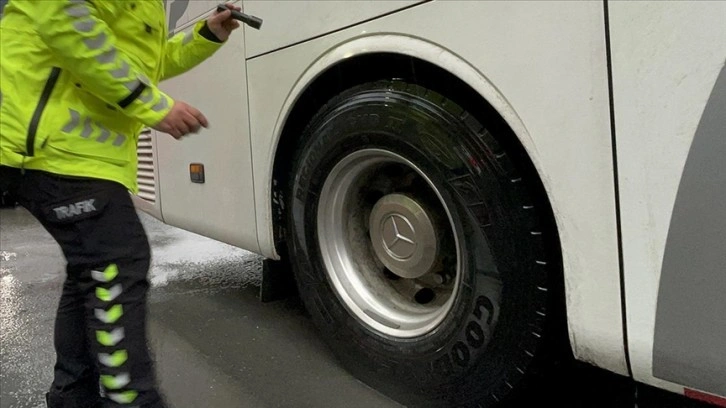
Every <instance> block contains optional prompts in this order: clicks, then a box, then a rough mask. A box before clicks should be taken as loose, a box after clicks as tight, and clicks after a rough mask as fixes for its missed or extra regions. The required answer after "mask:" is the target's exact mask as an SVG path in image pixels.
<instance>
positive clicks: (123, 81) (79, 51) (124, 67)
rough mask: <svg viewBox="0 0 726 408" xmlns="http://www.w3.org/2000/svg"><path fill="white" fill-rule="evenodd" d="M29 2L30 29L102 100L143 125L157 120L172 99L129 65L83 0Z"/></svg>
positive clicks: (95, 12) (96, 11)
mask: <svg viewBox="0 0 726 408" xmlns="http://www.w3.org/2000/svg"><path fill="white" fill-rule="evenodd" d="M33 3H35V7H34V8H35V16H34V17H35V18H34V21H35V31H36V32H37V33H38V34H39V35H40V37H41V38H42V40H43V42H45V44H46V45H47V46H48V48H50V50H51V52H53V53H54V55H55V57H56V58H58V60H59V61H60V64H61V65H62V68H63V69H65V70H67V71H69V72H71V73H72V74H73V75H74V76H75V77H76V78H78V80H80V81H81V82H82V83H83V85H84V86H85V87H86V88H87V89H88V90H89V91H90V92H91V93H93V94H94V95H96V96H97V97H98V98H100V99H102V100H104V101H105V102H106V103H108V104H111V105H116V106H118V107H119V108H121V110H122V111H123V112H124V113H125V114H126V115H127V116H129V117H131V118H135V119H137V120H139V121H140V122H142V123H144V124H145V125H147V126H154V125H156V124H158V123H159V122H160V121H161V120H162V119H163V118H164V117H165V116H166V115H167V114H168V112H169V111H170V110H171V107H172V105H173V103H174V101H173V100H172V99H171V98H170V97H169V96H167V95H166V94H164V93H163V92H161V91H160V90H159V89H158V88H157V87H156V86H155V85H154V84H152V83H151V82H150V81H149V79H148V78H147V77H145V76H144V75H143V74H142V73H141V72H139V71H138V70H137V69H135V68H134V67H133V65H132V64H131V63H130V62H129V61H130V60H129V58H128V57H127V56H126V55H125V54H124V53H123V52H122V51H121V50H120V49H118V48H116V36H115V35H114V33H113V31H112V30H111V29H110V28H109V27H108V25H107V24H106V23H105V22H104V21H103V20H102V19H101V18H99V13H100V11H99V9H98V8H97V7H98V6H96V5H94V2H90V1H85V0H57V1H39V2H33Z"/></svg>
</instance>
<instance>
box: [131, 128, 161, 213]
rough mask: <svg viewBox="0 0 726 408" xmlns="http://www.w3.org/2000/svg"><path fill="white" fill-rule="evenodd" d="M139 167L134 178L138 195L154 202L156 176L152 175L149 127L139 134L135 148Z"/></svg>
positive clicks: (152, 159) (152, 152) (152, 161)
mask: <svg viewBox="0 0 726 408" xmlns="http://www.w3.org/2000/svg"><path fill="white" fill-rule="evenodd" d="M137 152H138V153H137V154H138V158H139V168H138V171H137V173H136V180H137V182H138V184H139V193H138V196H139V197H141V198H143V199H144V200H146V201H148V202H150V203H152V204H154V203H156V178H155V177H154V148H153V143H152V138H151V129H149V128H145V129H144V130H142V131H141V135H139V145H138V148H137Z"/></svg>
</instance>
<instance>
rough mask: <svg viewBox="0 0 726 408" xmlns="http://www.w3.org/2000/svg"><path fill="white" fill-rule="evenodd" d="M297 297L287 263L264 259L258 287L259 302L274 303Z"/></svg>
mask: <svg viewBox="0 0 726 408" xmlns="http://www.w3.org/2000/svg"><path fill="white" fill-rule="evenodd" d="M296 295H297V287H296V286H295V278H294V277H293V274H292V269H291V268H290V263H289V262H287V257H284V258H283V260H282V261H275V260H272V259H265V260H264V261H262V284H261V285H260V301H262V302H274V301H276V300H283V299H287V298H289V297H292V296H296Z"/></svg>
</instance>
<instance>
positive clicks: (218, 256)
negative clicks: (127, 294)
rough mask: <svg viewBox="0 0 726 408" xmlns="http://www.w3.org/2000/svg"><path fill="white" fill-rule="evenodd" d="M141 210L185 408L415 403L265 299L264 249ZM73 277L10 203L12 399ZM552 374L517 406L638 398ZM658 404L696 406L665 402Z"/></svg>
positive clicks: (155, 327) (368, 407)
mask: <svg viewBox="0 0 726 408" xmlns="http://www.w3.org/2000/svg"><path fill="white" fill-rule="evenodd" d="M141 218H142V221H143V222H144V225H145V227H146V230H147V233H148V234H149V237H150V240H151V243H152V248H153V262H152V269H151V272H150V280H151V283H152V290H151V292H150V296H149V301H150V310H149V314H150V316H149V330H150V338H151V347H152V350H153V353H154V355H155V359H156V361H157V369H158V373H159V380H160V386H161V389H162V392H163V393H164V394H165V396H166V398H167V399H168V400H169V402H170V403H171V404H172V406H173V407H176V408H197V407H215V408H233V407H234V408H237V407H239V408H243V407H244V408H277V407H280V408H282V407H285V408H288V407H289V408H306V407H310V408H328V407H330V408H342V407H345V408H397V407H403V406H405V405H403V404H405V401H401V400H400V399H399V402H400V403H399V402H396V401H394V400H393V399H390V398H388V397H386V396H383V395H381V394H379V393H378V392H376V391H375V390H373V389H371V388H369V387H368V386H366V385H365V384H362V383H361V382H359V381H357V380H356V379H355V378H353V377H352V376H351V375H349V374H348V373H347V372H346V371H345V370H344V369H343V368H342V367H341V366H340V365H339V364H338V363H337V361H336V360H335V359H334V358H333V356H332V355H331V353H330V352H329V351H328V349H327V348H326V347H325V346H324V344H323V343H322V341H321V340H320V339H319V337H318V336H317V333H316V331H315V328H314V327H313V325H312V323H311V321H310V320H309V318H308V317H307V315H306V313H305V311H304V310H303V308H302V306H301V305H300V303H299V301H298V300H297V299H296V298H291V299H287V300H283V301H277V302H272V303H261V302H260V301H259V299H258V292H259V285H260V280H261V267H262V263H261V259H260V258H259V257H257V256H256V255H253V254H251V253H248V252H246V251H242V250H240V249H237V248H234V247H230V246H227V245H224V244H221V243H219V242H216V241H213V240H209V239H206V238H203V237H200V236H198V235H195V234H191V233H188V232H185V231H181V230H178V229H175V228H171V227H168V226H165V225H163V224H161V223H160V222H158V221H156V220H154V219H152V218H151V217H149V216H147V215H145V214H141ZM63 275H64V261H63V258H62V255H61V252H60V249H59V247H58V246H57V245H56V244H55V242H54V241H53V240H52V238H51V237H50V235H48V234H47V232H46V231H45V230H44V229H42V227H40V225H39V224H38V223H37V222H36V221H35V220H34V219H33V218H32V217H30V216H29V214H28V213H27V212H26V211H25V210H23V209H21V208H16V209H2V210H0V295H1V299H0V408H37V407H42V406H44V405H43V393H44V392H45V390H46V389H47V387H48V386H49V384H50V382H51V381H52V366H53V363H54V353H53V348H52V329H53V320H54V312H55V307H56V304H57V301H58V297H59V296H60V290H61V286H62V282H63ZM550 378H551V382H549V383H548V384H545V385H543V387H542V389H540V390H535V391H533V392H530V393H529V395H527V396H524V397H523V398H520V399H518V400H516V401H513V402H512V403H511V404H510V405H511V406H512V407H533V406H544V405H543V404H545V403H547V402H550V403H553V404H555V405H556V406H558V407H588V408H590V407H593V408H596V407H602V408H605V407H608V408H610V407H612V408H625V407H628V408H630V407H634V406H635V403H634V402H633V401H632V398H631V394H632V388H631V386H630V384H629V383H627V382H624V381H623V379H621V378H619V377H617V376H610V375H608V374H605V373H603V372H600V371H599V370H593V369H590V368H587V367H581V366H579V365H578V366H568V367H564V368H562V369H561V372H559V373H557V374H556V375H553V376H551V377H550ZM392 397H393V398H396V396H395V395H393V396H392ZM397 399H398V398H397ZM647 406H652V407H658V408H666V407H668V408H681V407H685V406H687V405H686V403H685V402H684V401H681V400H662V399H661V400H658V401H657V402H655V403H652V402H651V405H647ZM640 407H641V408H644V407H646V405H644V404H642V403H641V404H640ZM689 407H690V405H689Z"/></svg>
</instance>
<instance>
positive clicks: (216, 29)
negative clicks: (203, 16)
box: [207, 3, 242, 42]
mask: <svg viewBox="0 0 726 408" xmlns="http://www.w3.org/2000/svg"><path fill="white" fill-rule="evenodd" d="M227 8H228V9H231V10H236V11H242V7H239V6H235V5H233V4H232V3H227ZM207 26H208V27H209V30H210V31H211V32H212V33H213V34H214V35H215V36H217V38H219V40H220V41H222V42H225V41H227V39H228V38H229V36H230V34H232V31H234V30H236V29H238V28H239V26H240V24H239V21H237V20H235V19H233V18H232V12H231V11H230V10H225V11H223V12H221V13H220V12H219V11H216V10H215V11H214V14H213V15H212V17H209V19H207Z"/></svg>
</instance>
